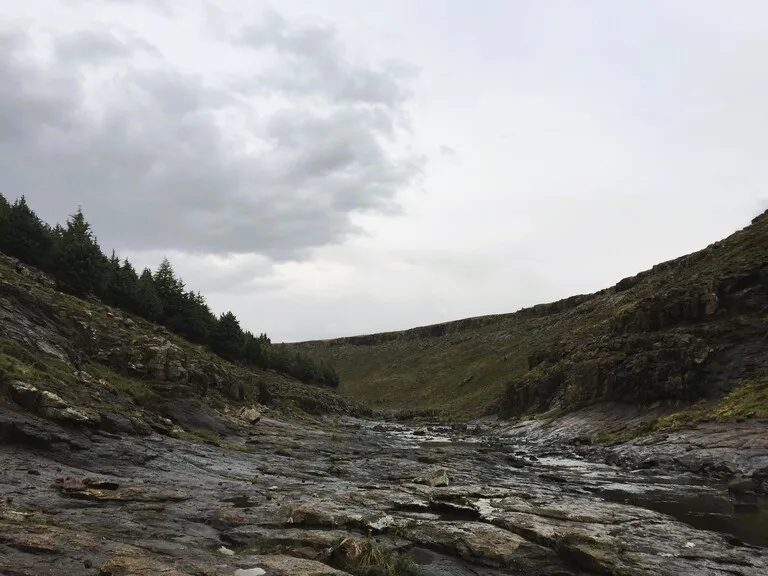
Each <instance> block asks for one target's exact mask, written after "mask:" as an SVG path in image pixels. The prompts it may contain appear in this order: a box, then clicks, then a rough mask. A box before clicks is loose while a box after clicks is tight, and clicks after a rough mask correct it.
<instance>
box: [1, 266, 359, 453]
mask: <svg viewBox="0 0 768 576" xmlns="http://www.w3.org/2000/svg"><path fill="white" fill-rule="evenodd" d="M3 402H5V403H8V404H10V405H13V404H15V405H16V407H17V408H25V409H27V410H30V411H32V412H35V413H37V414H38V415H40V416H42V417H45V418H49V419H52V420H57V421H61V422H65V423H69V424H76V425H82V426H88V427H93V428H106V429H108V430H114V429H119V430H120V431H121V432H126V433H139V434H141V433H148V432H149V431H151V430H152V429H154V430H156V431H158V432H162V433H170V432H171V430H172V429H173V428H174V427H181V428H187V429H189V428H190V427H192V429H196V428H201V429H211V428H214V429H220V428H222V426H224V424H222V422H226V421H227V420H228V415H234V414H236V413H237V412H238V410H239V409H242V408H251V409H255V410H257V411H258V410H262V409H263V406H262V405H266V406H270V407H272V408H274V409H277V410H280V411H282V412H284V413H287V412H294V413H296V414H302V413H307V412H309V413H313V414H321V413H361V412H362V413H365V410H364V409H362V408H360V407H359V405H357V404H356V403H354V402H350V401H349V400H347V399H345V398H343V397H342V396H340V395H338V394H336V393H334V392H333V391H331V390H329V389H327V388H324V387H319V386H315V385H307V384H302V383H300V382H298V381H296V380H293V379H291V378H289V377H286V376H284V375H281V374H278V373H276V372H275V371H270V370H261V369H255V368H247V367H245V366H243V365H238V364H233V363H230V362H228V361H226V360H224V359H222V358H221V357H219V356H217V355H216V354H213V353H211V352H210V351H209V350H207V349H206V348H205V347H204V346H201V345H197V344H192V343H190V342H188V341H186V340H184V339H183V338H181V337H180V336H178V335H176V334H173V333H172V332H171V331H170V330H168V329H167V328H164V327H162V326H158V325H156V324H152V323H150V322H148V321H146V320H143V319H141V318H140V317H138V316H134V315H131V314H129V313H126V312H124V311H121V310H118V309H116V308H112V307H109V306H105V305H103V304H101V303H99V302H97V301H94V300H90V301H89V300H83V299H80V298H76V297H74V296H72V295H69V294H65V293H62V292H59V291H57V290H56V289H55V282H54V281H53V280H52V279H51V278H50V277H48V276H47V275H45V274H43V273H41V272H39V271H37V270H36V269H34V268H30V267H27V266H25V265H23V264H21V263H20V262H19V261H18V260H16V259H15V258H10V257H8V256H5V255H3V254H0V404H2V403H3ZM229 419H230V420H231V418H229ZM235 420H237V419H235ZM234 424H235V425H236V424H237V422H234ZM7 433H10V432H8V431H4V430H3V429H2V426H0V439H2V438H3V436H4V434H7Z"/></svg>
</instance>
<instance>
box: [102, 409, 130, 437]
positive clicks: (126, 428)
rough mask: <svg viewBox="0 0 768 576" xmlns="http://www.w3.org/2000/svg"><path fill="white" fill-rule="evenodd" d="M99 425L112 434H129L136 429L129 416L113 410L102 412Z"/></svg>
mask: <svg viewBox="0 0 768 576" xmlns="http://www.w3.org/2000/svg"><path fill="white" fill-rule="evenodd" d="M99 427H100V428H101V429H103V430H106V431H107V432H111V433H112V434H131V433H133V432H134V431H135V429H136V427H135V425H134V423H133V421H131V419H130V418H127V417H126V416H123V415H122V414H116V413H114V412H104V413H102V414H101V418H100V421H99Z"/></svg>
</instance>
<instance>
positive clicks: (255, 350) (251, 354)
mask: <svg viewBox="0 0 768 576" xmlns="http://www.w3.org/2000/svg"><path fill="white" fill-rule="evenodd" d="M242 357H243V362H245V363H246V364H248V365H250V366H257V367H259V368H265V367H266V366H267V350H266V346H265V345H264V341H263V340H262V339H261V338H260V337H259V338H256V337H255V336H254V335H253V334H251V332H246V333H245V337H244V341H243V354H242Z"/></svg>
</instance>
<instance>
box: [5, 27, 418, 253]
mask: <svg viewBox="0 0 768 576" xmlns="http://www.w3.org/2000/svg"><path fill="white" fill-rule="evenodd" d="M273 18H277V21H278V22H279V26H277V28H276V30H275V31H273V33H272V35H271V36H269V35H267V36H265V39H264V42H263V43H262V44H261V45H260V44H258V42H257V43H255V44H252V46H254V47H260V48H262V49H263V48H264V47H265V46H267V45H270V46H277V47H278V48H279V50H278V53H279V55H280V58H282V59H286V58H287V59H288V60H291V59H292V58H293V56H296V58H295V61H291V63H290V65H289V66H287V67H288V68H289V69H291V70H293V72H295V73H296V74H297V76H296V78H299V77H302V78H305V79H306V80H302V82H304V84H303V85H302V86H299V85H297V84H296V85H290V86H289V85H288V84H286V80H285V78H284V77H283V76H281V75H280V73H274V75H272V74H273V73H272V72H270V73H267V75H266V76H265V77H264V78H262V79H263V80H264V82H263V85H264V86H268V87H269V86H272V87H273V88H272V89H273V90H275V91H277V92H280V93H282V94H283V97H284V98H283V100H282V102H284V107H283V108H282V109H281V110H278V111H277V112H275V113H274V114H273V115H271V116H266V117H262V116H260V115H257V114H256V113H255V112H254V109H255V108H257V106H256V104H255V103H254V101H253V99H252V95H249V94H247V93H246V94H245V96H246V98H244V97H243V96H244V94H243V93H236V92H232V91H231V89H230V88H229V87H228V86H227V84H226V83H225V82H222V83H219V84H216V85H212V84H210V83H209V82H207V81H205V80H204V79H203V78H202V77H198V76H195V75H190V74H185V73H182V72H180V71H178V70H174V69H172V68H170V66H169V64H168V63H167V62H166V61H164V60H163V59H162V57H161V55H160V54H159V53H158V52H157V51H156V50H154V49H153V48H152V47H151V46H150V45H148V44H147V42H146V41H145V40H143V39H141V38H139V37H136V36H131V35H130V34H127V33H123V31H121V30H119V29H106V30H102V29H100V30H85V31H82V32H80V33H77V34H70V35H67V36H59V37H56V38H54V40H55V42H54V46H55V48H56V56H57V57H56V58H54V59H53V60H51V61H42V60H38V59H35V58H34V57H33V56H32V55H31V51H30V50H29V48H30V45H29V43H28V39H27V38H26V36H25V35H24V34H23V33H22V32H20V31H19V28H16V30H14V31H2V29H0V86H2V88H3V89H2V91H0V151H1V152H2V153H0V188H1V189H2V190H3V192H4V193H5V194H8V195H11V196H16V195H21V194H25V195H26V196H27V197H28V198H29V200H30V202H31V203H32V205H33V206H34V207H36V208H37V209H38V210H39V212H40V214H41V216H42V217H44V218H45V219H47V220H56V221H61V220H63V219H64V218H65V217H66V215H67V214H70V213H71V212H72V211H73V210H74V209H75V207H76V206H77V205H81V206H82V207H83V209H84V211H85V213H86V216H87V217H88V219H89V220H90V221H91V223H92V225H93V227H94V229H95V230H96V232H97V234H98V235H99V238H100V241H101V243H102V244H103V245H104V246H105V247H107V248H111V247H115V248H117V249H119V250H133V251H146V250H161V251H162V250H167V251H171V250H178V251H184V252H190V253H198V254H205V253H217V254H231V253H250V252H254V253H260V254H262V255H265V256H267V257H268V258H271V259H273V260H291V259H300V258H303V257H306V256H307V254H308V253H309V251H311V250H312V249H313V248H315V247H319V246H323V245H327V244H333V243H338V242H341V241H343V240H344V239H345V238H346V237H347V236H348V235H350V234H355V233H360V230H358V229H357V228H355V226H354V225H353V224H352V222H351V219H350V215H351V213H353V212H357V211H376V212H380V213H396V212H397V211H398V209H399V206H398V205H397V203H396V195H397V193H398V192H399V191H400V190H402V189H404V188H406V187H408V186H410V185H412V184H414V183H417V182H418V180H419V178H420V177H421V174H422V167H423V163H424V158H423V157H422V156H419V155H417V154H411V153H408V154H405V155H396V154H394V153H393V152H391V151H390V148H391V146H389V144H390V143H392V142H393V141H394V138H395V137H396V136H397V134H399V133H401V129H402V128H407V125H406V124H405V122H406V120H405V117H404V116H403V115H402V114H401V104H402V103H403V102H404V101H405V100H406V99H407V95H408V88H407V78H406V77H405V76H404V75H403V74H402V73H401V72H400V71H398V72H397V73H389V72H387V71H386V70H384V69H382V70H378V71H374V70H373V69H369V68H364V67H353V66H350V65H347V64H344V63H343V62H344V54H343V49H342V48H343V47H342V46H341V45H340V43H339V42H338V39H337V38H336V37H335V33H334V32H333V30H332V29H330V28H322V27H317V26H315V27H312V26H309V27H304V28H295V27H292V26H290V24H289V23H288V22H287V21H285V20H284V19H282V18H280V17H278V16H274V15H273ZM249 38H250V37H249ZM242 46H243V45H242V44H241V49H243V48H242ZM248 51H249V53H248V54H246V56H250V55H251V54H250V53H253V56H254V57H258V54H256V53H255V48H248ZM313 51H316V52H313ZM139 54H140V55H141V56H142V58H143V60H142V66H141V67H139V66H133V65H132V60H133V58H134V57H135V56H136V55H139ZM292 55H293V56H292ZM147 56H151V57H154V65H153V66H152V67H147V65H146V57H147ZM115 59H117V60H119V62H118V64H119V67H113V60H115ZM302 70H303V71H306V74H305V75H303V76H302ZM393 70H394V68H393ZM322 71H328V72H329V74H330V75H329V77H328V78H325V77H322V74H320V72H322ZM102 72H107V73H109V74H111V77H110V78H109V80H108V81H106V82H104V83H102V84H96V85H95V88H94V86H93V84H91V85H88V86H86V85H85V84H84V83H83V79H84V78H86V79H87V78H91V76H90V74H93V73H102ZM310 79H311V80H310ZM252 80H253V79H249V80H248V81H247V82H243V83H242V85H243V86H245V85H247V84H248V82H252ZM294 92H295V94H296V95H297V96H296V97H295V98H288V99H287V100H286V99H285V96H286V94H287V93H294ZM288 96H290V94H288ZM299 96H300V97H299ZM318 99H319V100H320V101H322V105H321V106H312V105H310V104H308V103H307V102H308V101H317V100H318ZM224 113H226V114H229V115H230V116H233V117H234V118H236V119H237V122H238V124H239V125H240V126H241V128H243V129H244V130H245V131H247V132H248V133H249V134H251V135H252V136H253V138H254V139H255V140H256V141H258V142H260V144H261V146H260V148H261V150H262V151H260V152H259V153H258V154H253V153H246V152H244V146H243V143H242V142H241V141H239V140H237V139H234V140H233V139H232V138H231V135H230V134H228V133H227V132H225V131H224V130H223V129H222V128H221V126H220V123H219V119H220V117H221V115H222V114H224Z"/></svg>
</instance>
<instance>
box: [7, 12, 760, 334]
mask: <svg viewBox="0 0 768 576" xmlns="http://www.w3.org/2000/svg"><path fill="white" fill-rule="evenodd" d="M5 4H7V6H6V5H4V6H3V7H2V8H0V190H2V192H3V193H4V194H5V195H6V196H8V197H11V198H13V197H16V196H18V195H21V194H25V195H26V196H27V198H28V200H29V202H30V204H31V205H32V207H33V208H35V209H36V210H37V211H38V213H39V214H40V215H41V217H43V218H44V219H45V220H47V221H49V222H57V221H58V222H63V221H64V220H65V219H66V218H67V215H68V214H71V213H72V212H73V211H74V210H76V208H77V206H78V205H80V206H82V208H83V211H84V212H85V215H86V217H87V218H88V220H89V221H90V222H91V224H92V226H93V228H94V230H95V232H96V234H97V236H98V238H99V242H100V243H101V245H102V247H103V248H104V249H105V251H109V250H111V249H112V248H115V249H117V250H118V252H119V253H120V254H121V255H122V256H128V257H130V258H131V260H132V261H134V263H135V264H136V265H137V266H138V267H143V266H145V265H148V266H151V267H153V268H155V267H156V266H157V264H158V263H159V261H160V259H161V258H162V256H163V255H167V256H168V257H169V259H170V260H171V262H172V263H173V264H174V266H175V268H176V271H177V273H178V275H179V276H181V278H182V279H183V280H184V281H185V282H186V284H187V286H188V287H189V288H191V289H194V290H200V291H201V292H203V293H204V294H205V295H206V296H207V299H208V301H209V303H210V305H211V307H212V308H213V309H214V311H216V312H217V313H220V312H224V311H226V310H229V309H231V310H232V311H233V312H235V314H236V315H237V316H238V317H239V318H240V320H241V324H242V325H243V327H245V328H249V329H251V330H253V331H256V332H262V331H266V332H267V333H268V334H269V335H270V336H271V337H272V338H273V340H276V341H282V340H287V341H293V340H303V339H311V338H325V337H333V336H343V335H351V334H359V333H369V332H376V331H382V330H392V329H402V328H409V327H412V326H416V325H423V324H427V323H433V322H439V321H444V320H451V319H457V318H462V317H467V316H474V315H481V314H489V313H497V312H510V311H514V310H517V309H519V308H520V307H522V306H528V305H532V304H535V303H539V302H544V301H551V300H555V299H559V298H562V297H566V296H569V295H572V294H575V293H584V292H592V291H594V290H598V289H600V288H603V287H605V286H608V285H612V284H614V283H615V282H616V281H618V280H620V279H621V278H623V277H625V276H628V275H631V274H634V273H636V272H638V271H640V270H643V269H645V268H648V267H650V266H652V265H653V264H654V263H656V262H659V261H662V260H666V259H669V258H673V257H676V256H679V255H682V254H685V253H688V252H691V251H693V250H696V249H699V248H702V247H704V246H706V245H707V244H709V243H711V242H713V241H715V240H717V239H719V238H721V237H724V236H726V235H728V234H730V233H731V232H733V231H735V230H736V229H738V228H741V227H743V226H744V225H746V224H748V223H749V221H750V219H751V218H752V217H754V216H755V215H756V214H757V213H759V212H760V211H761V210H763V209H765V208H768V202H767V201H766V198H768V186H767V185H768V161H766V158H768V104H767V103H768V73H766V69H768V62H767V61H766V60H767V58H768V56H767V55H768V3H766V2H764V1H762V0H755V1H753V2H750V1H746V0H744V1H740V0H721V1H717V2H714V1H702V0H674V1H669V0H659V1H651V0H627V1H624V2H615V1H613V0H602V1H589V0H582V1H580V2H573V1H570V0H562V1H558V0H548V1H547V2H539V1H534V0H527V1H524V2H523V1H513V0H475V1H473V2H469V1H466V0H389V1H387V2H361V1H360V0H325V1H321V0H304V1H297V0H281V1H280V2H276V1H275V2H271V3H270V2H260V1H256V0H225V1H218V2H215V3H214V2H205V1H202V0H176V1H174V0H164V1H161V0H145V1H139V0H133V1H129V0H105V1H98V0H67V1H60V2H57V1H54V0H26V2H18V3H11V2H7V3H5Z"/></svg>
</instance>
